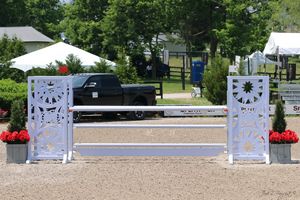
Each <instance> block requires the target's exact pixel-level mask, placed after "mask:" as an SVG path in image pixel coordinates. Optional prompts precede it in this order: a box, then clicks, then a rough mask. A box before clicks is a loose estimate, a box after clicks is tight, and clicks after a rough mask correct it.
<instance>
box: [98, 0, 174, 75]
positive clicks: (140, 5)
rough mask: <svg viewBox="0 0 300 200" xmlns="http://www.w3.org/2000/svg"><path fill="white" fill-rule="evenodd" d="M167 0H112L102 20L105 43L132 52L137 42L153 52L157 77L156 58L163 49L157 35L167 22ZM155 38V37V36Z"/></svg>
mask: <svg viewBox="0 0 300 200" xmlns="http://www.w3.org/2000/svg"><path fill="white" fill-rule="evenodd" d="M165 2H166V1H165V0H162V1H153V0H146V1H139V0H115V1H110V5H109V9H108V11H107V12H106V13H105V14H106V16H105V18H104V19H103V21H102V31H103V36H104V37H105V40H104V44H105V45H106V46H113V45H117V46H119V47H121V48H122V49H123V48H126V51H127V52H130V51H131V50H132V49H134V47H135V46H136V45H139V46H140V50H141V51H142V52H143V50H145V49H148V50H149V51H150V52H151V57H152V61H153V62H154V63H153V70H152V72H153V73H152V79H156V63H155V60H156V59H155V58H156V56H157V55H158V53H160V52H159V51H160V49H161V48H162V44H161V43H159V42H158V35H159V34H160V33H161V32H165V30H166V27H167V26H168V23H169V21H168V20H167V19H168V11H169V10H168V9H167V8H166V4H165ZM153 38H155V39H154V40H153Z"/></svg>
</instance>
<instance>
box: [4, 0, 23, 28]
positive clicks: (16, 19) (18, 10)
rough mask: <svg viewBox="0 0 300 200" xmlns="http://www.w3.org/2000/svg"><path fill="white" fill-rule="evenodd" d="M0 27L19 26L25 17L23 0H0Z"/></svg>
mask: <svg viewBox="0 0 300 200" xmlns="http://www.w3.org/2000/svg"><path fill="white" fill-rule="evenodd" d="M0 5H1V12H0V19H1V20H0V27H8V26H20V25H21V24H22V19H23V18H24V17H25V13H26V4H25V1H24V0H0Z"/></svg>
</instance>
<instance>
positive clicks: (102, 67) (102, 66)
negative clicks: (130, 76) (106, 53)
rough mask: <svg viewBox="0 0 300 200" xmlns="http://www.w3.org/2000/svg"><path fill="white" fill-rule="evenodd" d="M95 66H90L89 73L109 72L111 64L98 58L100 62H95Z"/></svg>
mask: <svg viewBox="0 0 300 200" xmlns="http://www.w3.org/2000/svg"><path fill="white" fill-rule="evenodd" d="M95 65H96V66H91V67H90V69H89V72H90V73H109V72H110V68H111V65H109V64H108V63H107V62H106V61H105V60H100V62H95Z"/></svg>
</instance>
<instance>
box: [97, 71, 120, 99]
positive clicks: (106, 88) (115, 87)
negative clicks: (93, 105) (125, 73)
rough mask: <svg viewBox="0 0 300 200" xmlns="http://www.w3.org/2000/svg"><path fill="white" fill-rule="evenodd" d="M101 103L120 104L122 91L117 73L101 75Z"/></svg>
mask: <svg viewBox="0 0 300 200" xmlns="http://www.w3.org/2000/svg"><path fill="white" fill-rule="evenodd" d="M102 99H103V102H102V103H101V104H102V105H122V100H123V91H122V88H121V85H120V82H119V79H118V77H117V75H102V76H101V101H102Z"/></svg>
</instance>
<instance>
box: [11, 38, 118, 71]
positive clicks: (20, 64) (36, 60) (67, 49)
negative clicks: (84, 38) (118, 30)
mask: <svg viewBox="0 0 300 200" xmlns="http://www.w3.org/2000/svg"><path fill="white" fill-rule="evenodd" d="M69 54H73V55H74V56H76V57H77V58H79V59H80V60H81V62H82V65H83V66H85V67H87V68H89V66H95V63H94V62H100V61H101V60H104V61H106V62H107V64H109V65H111V66H112V67H111V70H115V66H116V63H114V62H112V61H109V60H106V59H103V58H100V57H99V56H96V55H94V54H91V53H89V52H86V51H84V50H82V49H79V48H77V47H74V46H72V45H69V44H66V43H63V42H59V43H56V44H54V45H51V46H49V47H45V48H43V49H40V50H37V51H34V52H31V53H28V54H25V55H23V56H20V57H17V58H14V59H12V60H11V61H12V62H13V64H12V65H11V66H10V68H17V69H20V70H22V71H24V72H27V71H28V70H30V69H32V68H33V67H35V68H37V67H40V68H46V67H47V64H50V63H52V64H55V60H57V61H62V62H65V60H66V57H67V56H68V55H69Z"/></svg>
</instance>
